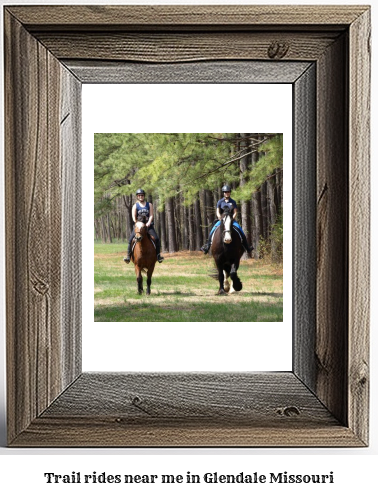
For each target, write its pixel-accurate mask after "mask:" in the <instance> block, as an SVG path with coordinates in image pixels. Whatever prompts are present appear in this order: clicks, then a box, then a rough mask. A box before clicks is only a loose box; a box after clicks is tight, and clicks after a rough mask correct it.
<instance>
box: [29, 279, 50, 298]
mask: <svg viewBox="0 0 378 500" xmlns="http://www.w3.org/2000/svg"><path fill="white" fill-rule="evenodd" d="M33 288H34V290H35V291H36V292H37V293H39V294H40V295H46V293H47V292H48V290H49V285H48V284H47V283H44V282H43V281H40V280H38V281H36V282H35V283H33Z"/></svg>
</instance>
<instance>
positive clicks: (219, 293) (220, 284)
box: [218, 267, 227, 295]
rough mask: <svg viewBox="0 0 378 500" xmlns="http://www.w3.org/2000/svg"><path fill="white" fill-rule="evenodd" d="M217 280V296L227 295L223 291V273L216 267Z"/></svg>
mask: <svg viewBox="0 0 378 500" xmlns="http://www.w3.org/2000/svg"><path fill="white" fill-rule="evenodd" d="M218 280H219V290H218V295H227V292H226V291H225V289H224V273H223V269H222V268H221V267H218Z"/></svg>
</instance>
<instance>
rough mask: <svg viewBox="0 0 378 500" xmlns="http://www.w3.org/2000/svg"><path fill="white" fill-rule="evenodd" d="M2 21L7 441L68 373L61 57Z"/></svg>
mask: <svg viewBox="0 0 378 500" xmlns="http://www.w3.org/2000/svg"><path fill="white" fill-rule="evenodd" d="M5 23H6V24H5V33H6V42H5V53H6V57H5V75H6V91H5V103H6V104H5V116H6V122H7V131H6V138H5V154H6V199H7V207H6V210H7V219H6V255H7V365H8V380H7V395H8V435H9V440H10V441H12V440H13V439H14V437H15V436H16V435H17V434H18V433H19V432H21V431H22V430H23V429H24V428H25V427H27V426H28V425H29V423H30V421H31V420H33V419H34V418H35V417H36V416H37V415H39V414H40V413H41V412H42V411H43V410H44V409H45V408H46V407H47V406H48V405H49V404H50V403H51V401H53V400H54V399H55V398H56V397H57V396H58V395H59V394H60V393H61V392H62V390H63V389H64V388H65V387H66V385H67V384H68V383H71V382H72V380H73V378H72V377H70V376H68V378H67V377H64V376H63V372H64V371H65V370H66V369H67V363H65V364H64V363H62V356H63V357H64V355H65V353H64V347H63V344H62V337H63V336H64V329H63V328H62V288H61V286H62V246H63V239H62V222H63V221H62V190H61V188H62V170H61V156H60V155H61V134H60V121H61V98H60V95H61V64H60V63H59V61H58V60H57V59H55V58H54V57H53V56H51V54H49V52H48V51H47V50H46V49H45V48H44V47H43V46H42V45H41V44H40V43H39V42H38V41H37V40H36V39H35V38H34V37H32V36H31V35H30V34H29V33H28V32H27V31H26V30H25V29H24V28H23V27H22V26H21V25H20V24H19V22H18V21H16V20H15V19H13V18H12V17H11V16H8V15H6V16H5ZM20 46H21V47H22V51H19V50H18V47H20ZM8 264H9V265H8ZM76 328H77V325H75V329H76ZM70 352H72V351H71V349H70ZM79 354H80V353H79ZM78 374H79V373H78V372H77V371H76V376H77V375H78Z"/></svg>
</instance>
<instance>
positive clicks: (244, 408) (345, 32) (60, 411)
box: [4, 5, 370, 447]
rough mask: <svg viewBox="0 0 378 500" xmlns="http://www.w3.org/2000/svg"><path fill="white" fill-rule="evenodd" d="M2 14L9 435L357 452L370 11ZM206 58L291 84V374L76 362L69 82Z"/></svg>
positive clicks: (74, 105)
mask: <svg viewBox="0 0 378 500" xmlns="http://www.w3.org/2000/svg"><path fill="white" fill-rule="evenodd" d="M4 22H5V169H6V180H5V187H6V266H7V270H6V278H7V309H6V315H7V407H8V408H7V415H8V417H7V418H8V421H7V427H8V444H9V446H18V447H20V446H21V447H27V446H32V447H33V446H44V447H63V446H64V447H67V446H70V447H73V446H75V447H77V446H132V447H136V446H165V447H167V446H172V447H173V446H181V447H184V446H202V447H205V446H206V447H208V446H221V447H225V446H264V447H266V446H271V447H273V446H280V447H282V446H301V447H304V446H317V447H325V446H367V445H368V411H369V409H368V393H369V369H368V366H369V343H368V336H369V195H368V193H369V119H370V117H369V106H370V80H369V79H370V48H369V47H370V45H369V44H370V9H369V7H366V6H267V5H266V6H255V5H253V6H252V5H251V6H221V7H220V6H198V5H191V6H177V5H176V6H174V5H172V6H117V7H113V6H15V7H11V6H6V7H5V8H4ZM248 61H250V62H251V61H253V64H254V65H255V66H253V64H252V62H251V63H248ZM205 62H206V64H207V66H206V67H207V68H208V72H207V75H208V76H207V78H208V81H213V82H214V75H215V74H218V75H220V78H221V79H226V80H227V78H228V79H229V80H228V81H233V82H238V81H243V78H244V79H246V80H245V81H253V78H255V79H256V78H260V79H261V72H259V71H257V72H256V71H255V70H253V69H252V70H251V68H255V69H256V64H257V65H258V64H260V63H261V64H263V67H264V68H265V69H264V75H265V74H269V71H268V70H267V69H268V68H271V71H272V73H274V74H275V76H272V75H271V76H269V77H267V78H269V79H270V81H276V82H279V81H281V80H280V79H282V78H284V75H286V77H287V81H289V82H291V83H292V85H293V96H294V103H295V105H294V114H295V124H294V137H295V139H294V176H293V178H294V188H295V196H294V226H295V227H294V290H295V298H294V310H293V316H294V324H295V325H294V337H293V338H294V341H293V370H292V371H291V372H285V373H275V372H267V373H253V372H250V373H82V370H81V334H80V328H81V303H80V302H81V278H80V268H81V264H80V258H81V257H80V255H81V242H80V239H81V221H80V196H81V165H80V148H81V138H80V112H81V108H80V92H81V85H82V83H83V82H86V81H97V82H101V81H103V82H108V81H135V80H136V81H142V82H146V83H148V82H151V81H164V78H165V79H166V81H176V82H177V81H180V78H181V79H182V81H183V82H186V81H190V79H191V78H192V80H194V81H198V79H201V78H204V76H202V77H201V76H200V75H201V74H202V68H204V66H203V65H202V63H205ZM251 64H252V66H251ZM167 68H168V69H167ZM194 68H197V70H199V71H193V69H194ZM240 68H244V69H240ZM295 68H296V69H295ZM298 68H302V70H301V71H300V72H299V73H298V72H297V73H296V72H295V71H297V70H298ZM188 70H190V71H188ZM251 71H252V73H253V74H255V76H253V75H251ZM265 71H267V73H265ZM204 73H206V72H204ZM256 74H257V75H258V76H256ZM162 75H165V76H162ZM177 75H179V76H177ZM190 75H192V76H190ZM193 75H194V76H193ZM251 79H252V80H251ZM217 81H218V80H217ZM255 81H256V80H255ZM129 355H134V354H133V353H129ZM138 355H140V353H139V354H138Z"/></svg>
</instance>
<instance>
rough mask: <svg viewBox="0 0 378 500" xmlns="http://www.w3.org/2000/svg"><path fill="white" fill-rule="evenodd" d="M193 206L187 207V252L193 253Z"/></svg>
mask: <svg viewBox="0 0 378 500" xmlns="http://www.w3.org/2000/svg"><path fill="white" fill-rule="evenodd" d="M193 212H194V207H193V204H192V205H189V207H188V237H189V251H190V252H193V251H194V250H195V236H194V224H193V220H194V217H193Z"/></svg>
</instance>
